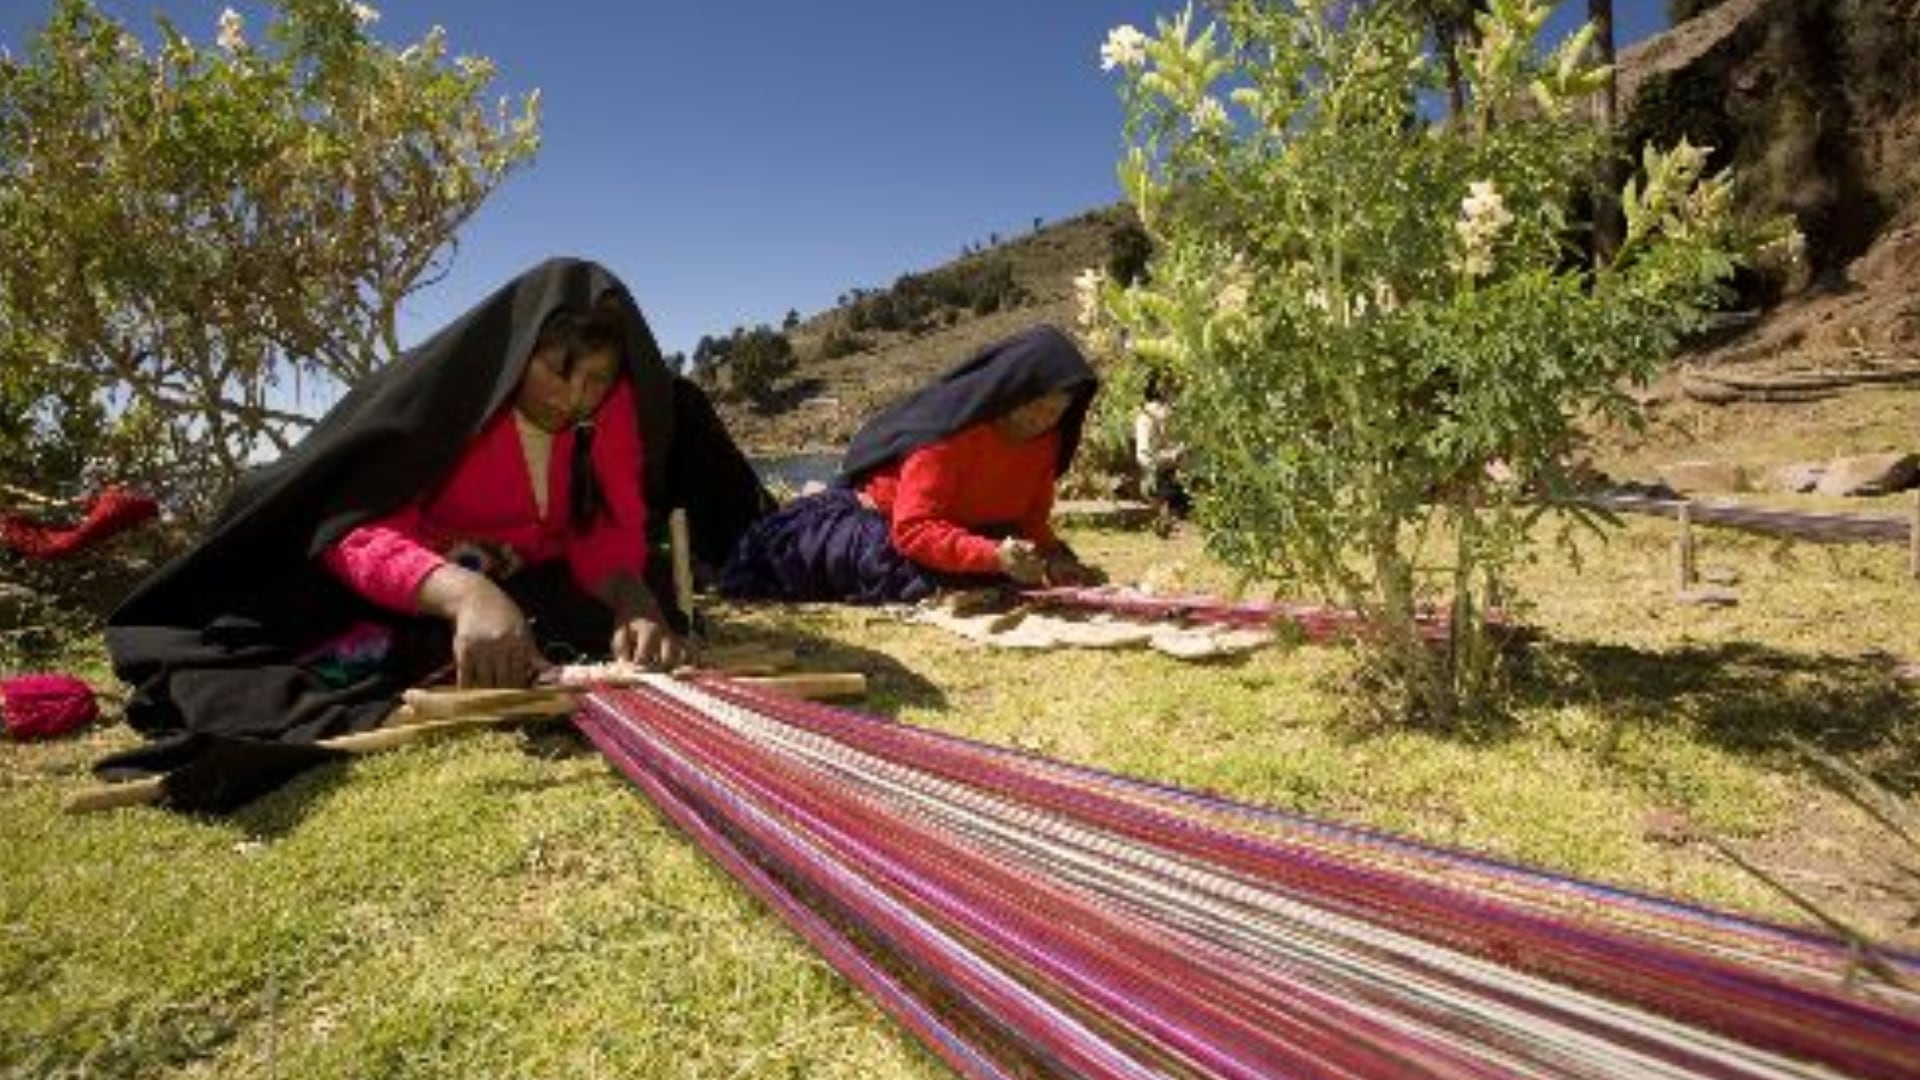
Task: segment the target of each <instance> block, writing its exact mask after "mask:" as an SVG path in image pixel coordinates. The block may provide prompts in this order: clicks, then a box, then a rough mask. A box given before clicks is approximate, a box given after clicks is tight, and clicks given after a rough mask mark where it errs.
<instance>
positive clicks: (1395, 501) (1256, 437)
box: [1082, 0, 1735, 722]
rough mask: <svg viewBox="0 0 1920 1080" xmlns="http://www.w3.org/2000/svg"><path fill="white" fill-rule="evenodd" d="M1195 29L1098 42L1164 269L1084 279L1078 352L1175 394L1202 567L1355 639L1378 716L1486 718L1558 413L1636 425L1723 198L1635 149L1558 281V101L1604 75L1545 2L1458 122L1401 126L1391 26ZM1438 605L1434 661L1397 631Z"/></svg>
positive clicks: (1505, 8)
mask: <svg viewBox="0 0 1920 1080" xmlns="http://www.w3.org/2000/svg"><path fill="white" fill-rule="evenodd" d="M1215 7H1216V8H1217V9H1218V11H1219V13H1220V17H1221V18H1222V19H1223V21H1224V24H1225V28H1224V32H1223V31H1222V29H1221V28H1219V27H1216V26H1205V27H1202V26H1199V25H1196V24H1195V22H1194V20H1193V18H1192V12H1191V9H1190V10H1189V11H1188V13H1187V14H1184V15H1182V16H1180V17H1178V18H1175V19H1171V20H1163V21H1162V22H1161V24H1160V26H1159V28H1158V32H1157V34H1155V35H1153V36H1151V37H1149V36H1147V35H1145V34H1142V33H1140V32H1139V31H1137V30H1134V29H1133V28H1131V27H1122V28H1119V29H1117V30H1115V31H1114V32H1113V34H1112V35H1111V36H1110V37H1109V39H1108V42H1107V47H1106V49H1105V50H1104V54H1105V56H1106V58H1107V62H1108V66H1110V67H1113V68H1117V69H1118V70H1119V72H1120V73H1121V75H1122V77H1123V83H1122V85H1123V90H1122V93H1123V97H1124V100H1125V103H1126V106H1127V121H1126V128H1125V132H1126V136H1127V140H1128V143H1129V148H1128V150H1127V153H1126V156H1125V158H1124V159H1123V161H1122V162H1121V166H1120V172H1121V179H1122V186H1123V189H1124V190H1125V192H1126V194H1127V198H1128V201H1129V202H1130V203H1131V205H1132V206H1133V208H1134V210H1135V211H1136V212H1137V213H1138V215H1139V217H1140V220H1141V223H1142V225H1143V227H1144V228H1145V230H1146V232H1147V233H1148V235H1149V236H1150V237H1151V238H1152V241H1153V256H1152V259H1151V262H1150V264H1149V265H1150V274H1149V275H1148V277H1147V278H1146V279H1145V280H1144V281H1142V282H1137V283H1135V284H1134V285H1132V286H1130V287H1129V286H1122V285H1120V284H1119V283H1117V282H1113V281H1102V280H1101V278H1102V275H1100V274H1099V273H1098V272H1090V274H1089V276H1088V277H1086V278H1083V281H1082V295H1083V297H1086V298H1088V299H1091V300H1093V301H1094V303H1093V305H1092V307H1090V308H1089V310H1088V311H1087V318H1088V320H1089V322H1090V327H1091V337H1092V338H1093V339H1094V341H1095V347H1096V349H1103V350H1104V349H1117V348H1119V346H1120V343H1121V342H1124V343H1125V345H1126V348H1127V349H1128V350H1129V351H1130V353H1131V355H1132V356H1133V357H1134V358H1135V360H1136V362H1138V363H1142V364H1146V365H1151V366H1154V367H1157V368H1159V369H1161V370H1163V371H1165V372H1166V373H1167V374H1168V375H1169V376H1170V378H1171V379H1172V380H1173V381H1174V382H1175V383H1176V384H1177V385H1178V387H1179V393H1178V407H1177V408H1176V410H1175V412H1174V421H1173V424H1174V436H1175V437H1176V438H1177V439H1178V440H1179V441H1181V442H1182V443H1183V444H1185V446H1186V447H1187V452H1188V459H1189V462H1190V479H1191V481H1192V483H1193V486H1194V487H1195V488H1196V490H1197V493H1198V496H1199V502H1198V511H1199V517H1200V520H1201V522H1202V524H1203V525H1204V527H1205V528H1206V530H1207V533H1208V538H1209V544H1210V546H1211V547H1212V549H1213V550H1214V551H1215V552H1216V553H1217V554H1218V555H1220V556H1221V557H1223V558H1224V559H1225V560H1226V561H1227V562H1229V563H1231V564H1233V565H1235V566H1236V567H1238V568H1239V569H1240V570H1241V571H1242V572H1244V573H1246V574H1248V575H1250V576H1253V577H1259V578H1267V579H1288V580H1294V581H1299V582H1302V583H1305V584H1307V585H1309V586H1310V587H1312V588H1314V589H1316V590H1317V591H1320V592H1322V593H1325V594H1328V595H1331V596H1334V597H1336V598H1338V599H1340V600H1342V601H1344V602H1346V603H1348V604H1351V605H1353V606H1355V607H1357V608H1359V609H1361V610H1363V611H1365V612H1367V613H1369V614H1370V615H1371V616H1372V617H1373V618H1374V620H1375V625H1376V626H1377V627H1378V628H1379V633H1378V634H1376V635H1374V636H1372V637H1371V638H1369V639H1368V641H1367V642H1366V648H1368V649H1369V656H1370V659H1371V663H1370V666H1369V670H1370V672H1371V676H1370V685H1371V686H1372V687H1373V688H1374V689H1375V690H1377V691H1378V695H1377V696H1376V697H1375V698H1374V699H1373V700H1374V701H1375V703H1376V704H1378V705H1381V706H1383V707H1385V708H1388V709H1390V710H1392V711H1393V712H1394V713H1395V714H1397V715H1402V716H1408V717H1416V718H1420V717H1424V718H1428V719H1431V720H1434V721H1439V722H1448V721H1452V720H1456V719H1458V718H1460V717H1462V716H1466V715H1472V714H1476V713H1478V712H1480V711H1482V710H1485V709H1489V708H1497V707H1498V703H1499V691H1500V687H1501V681H1500V668H1499V660H1498V653H1497V651H1496V650H1495V649H1493V648H1492V647H1491V644H1490V642H1489V640H1488V637H1487V624H1486V618H1485V613H1486V610H1487V607H1488V605H1489V604H1490V603H1492V602H1494V600H1495V598H1496V597H1503V596H1507V595H1510V594H1509V593H1508V592H1507V591H1506V588H1507V584H1508V577H1509V575H1508V571H1509V569H1510V568H1511V567H1512V566H1513V565H1514V564H1515V563H1516V562H1517V561H1518V560H1520V559H1521V558H1523V557H1524V555H1525V547H1524V544H1525V541H1526V538H1527V535H1528V530H1529V527H1530V526H1531V525H1532V524H1533V523H1534V522H1535V520H1536V519H1537V518H1538V516H1539V515H1540V513H1541V508H1542V506H1548V505H1554V504H1556V503H1558V502H1562V501H1563V496H1566V495H1567V494H1569V491H1568V484H1567V479H1566V477H1565V475H1564V471H1563V466H1562V455H1563V453H1564V452H1565V451H1566V450H1567V449H1568V447H1569V444H1570V443H1571V441H1572V440H1573V439H1574V438H1575V433H1576V424H1577V422H1578V421H1579V420H1581V419H1582V418H1584V417H1588V416H1594V415H1600V416H1609V417H1614V418H1618V419H1621V420H1623V421H1629V422H1631V421H1632V420H1633V419H1634V418H1635V417H1636V415H1637V414H1636V412H1635V404H1634V401H1633V399H1632V398H1630V397H1629V396H1628V395H1627V394H1626V393H1625V387H1626V386H1627V385H1629V384H1631V383H1633V382H1636V381H1640V380H1644V379H1646V378H1647V377H1649V376H1650V375H1651V374H1652V373H1653V372H1654V371H1655V369H1656V367H1657V365H1658V364H1659V362H1660V361H1661V360H1662V359H1663V358H1664V357H1665V356H1666V355H1667V353H1668V351H1669V350H1670V348H1671V347H1672V345H1673V343H1674V341H1675V340H1676V336H1677V335H1678V334H1680V333H1681V332H1683V331H1684V330H1686V329H1688V328H1690V327H1692V326H1694V325H1696V324H1697V323H1698V322H1699V320H1700V316H1701V313H1702V309H1703V308H1705V307H1707V306H1709V305H1711V304H1713V303H1714V301H1715V300H1716V298H1717V297H1718V296H1719V295H1720V292H1721V288H1722V286H1721V282H1723V281H1724V280H1725V279H1726V278H1727V277H1728V275H1730V274H1731V273H1732V271H1733V269H1734V266H1735V261H1734V259H1733V257H1732V256H1731V255H1729V254H1728V250H1727V249H1728V246H1729V244H1730V243H1731V237H1730V230H1729V225H1728V221H1727V213H1726V211H1727V206H1728V200H1729V196H1730V186H1729V181H1728V179H1727V178H1726V177H1725V176H1724V175H1723V176H1716V177H1711V178H1708V177H1706V176H1704V175H1703V168H1704V165H1705V155H1704V153H1702V152H1701V151H1698V150H1696V149H1694V148H1693V147H1692V146H1690V145H1688V144H1686V143H1684V142H1683V143H1681V144H1680V145H1679V146H1677V147H1676V148H1674V149H1673V150H1671V151H1669V152H1665V153H1657V152H1652V151H1649V153H1648V154H1647V156H1646V158H1645V161H1644V166H1645V172H1644V173H1643V174H1642V175H1640V176H1637V177H1636V178H1634V179H1633V180H1631V181H1629V182H1628V184H1627V185H1626V188H1625V190H1624V192H1623V197H1622V205H1623V206H1624V208H1625V210H1626V216H1627V222H1628V228H1627V235H1626V238H1625V241H1624V243H1623V244H1622V246H1621V247H1620V249H1619V250H1618V252H1617V253H1616V254H1615V255H1614V256H1613V257H1612V259H1611V261H1609V262H1607V263H1605V264H1603V265H1600V266H1597V267H1592V268H1587V267H1584V266H1581V265H1578V264H1577V263H1575V262H1574V261H1573V260H1570V259H1569V258H1568V254H1567V251H1566V250H1565V239H1564V238H1565V237H1566V236H1567V235H1568V234H1569V230H1570V223H1569V222H1568V221H1567V209H1566V208H1567V207H1569V206H1570V205H1572V204H1573V201H1574V196H1575V195H1576V193H1578V192H1580V191H1582V190H1584V189H1585V188H1586V187H1587V185H1588V183H1589V177H1590V169H1591V164H1592V162H1593V160H1594V151H1595V132H1594V131H1593V130H1592V128H1591V127H1590V125H1589V124H1588V123H1587V122H1586V121H1585V119H1584V111H1583V109H1582V108H1581V104H1582V103H1581V102H1580V101H1579V100H1578V99H1580V98H1582V97H1584V96H1585V95H1586V94H1589V93H1591V92H1592V91H1594V90H1596V89H1598V88H1599V87H1600V86H1601V85H1602V76H1601V75H1600V73H1598V72H1595V71H1593V70H1590V69H1589V68H1588V67H1587V66H1586V60H1585V58H1586V55H1587V48H1586V45H1587V42H1588V39H1589V35H1588V34H1587V33H1586V32H1583V33H1582V34H1580V35H1576V36H1575V37H1574V38H1572V39H1570V40H1568V41H1567V42H1564V43H1562V44H1561V46H1560V48H1559V49H1558V50H1557V51H1555V52H1554V53H1552V54H1551V55H1550V56H1547V57H1544V58H1542V57H1540V56H1538V55H1537V54H1536V52H1535V50H1534V38H1535V36H1536V35H1537V34H1538V32H1539V30H1540V28H1541V27H1542V26H1543V25H1544V23H1545V21H1546V18H1547V15H1548V11H1549V9H1548V7H1547V5H1546V4H1545V3H1543V2H1541V0H1494V2H1493V3H1492V4H1491V5H1490V10H1489V11H1488V12H1487V13H1485V14H1483V15H1482V16H1481V17H1480V21H1479V33H1478V34H1477V36H1476V39H1475V43H1474V45H1473V47H1472V49H1471V50H1470V51H1469V52H1468V53H1467V54H1466V55H1465V56H1464V57H1463V59H1465V60H1466V61H1467V63H1466V64H1464V65H1463V69H1464V73H1465V75H1466V76H1467V78H1468V79H1469V86H1470V89H1471V94H1470V96H1469V98H1468V101H1469V111H1468V112H1467V113H1466V114H1465V115H1462V116H1458V117H1452V118H1450V119H1449V120H1448V121H1447V122H1446V123H1444V124H1436V123H1428V122H1425V121H1423V120H1422V119H1421V117H1420V116H1419V114H1418V113H1417V112H1416V111H1414V110H1413V109H1412V108H1411V106H1410V104H1409V103H1410V102H1414V101H1417V100H1421V99H1422V97H1423V96H1426V97H1430V96H1431V95H1436V94H1438V93H1440V92H1441V91H1442V89H1443V86H1442V82H1441V80H1442V75H1440V74H1439V73H1437V72H1436V71H1435V65H1433V64H1432V63H1431V61H1430V58H1429V56H1428V54H1427V53H1426V51H1425V47H1424V41H1425V34H1424V31H1425V27H1424V26H1423V24H1422V23H1421V21H1420V20H1419V18H1418V15H1417V13H1416V12H1414V11H1413V10H1412V9H1410V8H1408V7H1407V6H1404V5H1393V4H1380V5H1326V4H1321V3H1315V2H1305V0H1303V2H1301V3H1299V4H1297V5H1287V6H1278V5H1271V4H1266V3H1261V2H1256V0H1226V2H1223V3H1221V4H1218V5H1215ZM1323 9H1324V12H1323ZM1123 404H1124V403H1123ZM1496 463H1497V465H1496ZM1433 605H1438V606H1440V607H1441V608H1442V609H1444V610H1449V611H1451V613H1452V616H1453V618H1452V636H1451V638H1450V640H1449V642H1448V645H1447V647H1446V648H1444V649H1438V650H1436V649H1430V648H1427V647H1426V646H1424V645H1423V644H1422V642H1421V638H1420V636H1419V634H1418V632H1417V622H1416V617H1417V615H1418V613H1419V612H1421V611H1422V610H1423V609H1426V608H1428V607H1429V606H1433Z"/></svg>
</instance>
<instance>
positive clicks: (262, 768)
mask: <svg viewBox="0 0 1920 1080" xmlns="http://www.w3.org/2000/svg"><path fill="white" fill-rule="evenodd" d="M768 503H769V500H768V499H767V496H766V494H765V492H764V490H763V489H762V488H761V487H760V485H759V482H758V480H757V479H756V478H755V477H754V474H753V472H752V469H751V467H750V466H748V464H747V463H746V460H745V458H744V457H743V456H742V455H741V454H740V453H739V451H738V450H737V449H736V448H735V447H734V446H733V444H732V442H731V441H730V440H729V439H728V438H727V436H726V433H725V431H724V430H723V429H722V428H721V427H720V426H719V423H718V421H717V419H716V418H714V416H713V413H712V411H711V408H710V407H708V406H707V405H706V402H705V400H704V398H702V397H701V396H700V395H699V393H698V391H697V390H695V389H693V388H692V387H691V385H690V384H683V383H682V382H681V381H680V380H676V379H675V378H674V377H673V376H672V375H671V374H670V373H669V372H668V370H667V368H666V366H665V364H664V362H663V361H662V359H661V357H660V352H659V349H658V347H657V346H656V345H655V344H654V341H653V338H652V335H651V333H650V331H649V330H648V328H647V325H646V322H645V320H644V318H643V317H642V316H641V314H640V311H639V309H638V307H637V306H636V305H635V304H634V302H633V300H632V298H631V296H630V295H629V294H628V293H627V290H626V289H625V288H624V287H623V286H622V285H621V284H620V283H619V281H618V280H617V279H615V278H614V277H613V276H612V275H611V274H609V273H608V272H607V271H605V270H604V269H602V268H600V267H598V266H595V265H593V264H591V263H586V262H580V261H577V260H553V261H550V262H547V263H544V264H542V265H541V266H539V267H537V268H535V269H534V270H532V271H529V272H528V273H526V274H524V275H522V276H521V277H519V278H517V279H515V280H514V281H513V282H511V283H509V284H508V285H507V286H505V287H504V288H502V289H500V290H499V291H498V292H496V293H495V294H494V295H493V296H491V297H489V298H488V299H487V300H485V301H484V302H482V303H481V304H480V305H479V306H478V307H476V308H475V309H474V310H472V311H470V312H468V313H467V314H466V315H465V316H463V317H461V318H460V319H459V320H457V321H456V322H454V323H453V324H452V325H450V326H448V327H447V328H446V329H444V330H442V331H441V332H440V333H439V334H437V335H435V336H434V337H433V338H432V339H430V340H429V341H428V342H426V343H425V344H423V345H421V346H420V347H419V348H417V349H415V350H413V351H412V352H410V353H408V354H407V355H405V356H403V357H402V358H401V359H399V360H398V361H396V362H395V363H394V364H392V365H390V366H389V367H387V368H385V369H382V370H381V371H379V372H376V373H375V374H374V375H372V376H371V377H369V378H368V379H366V380H364V381H363V382H362V383H361V384H360V385H358V386H356V387H355V388H354V389H353V391H352V392H351V393H350V394H348V395H347V397H345V398H344V399H342V401H341V402H340V404H339V405H337V406H336V407H335V408H334V409H333V410H332V411H330V412H329V413H328V414H327V415H326V416H325V417H323V418H322V419H321V420H320V422H319V423H318V424H317V425H316V426H315V428H314V430H313V431H312V432H311V433H310V434H309V435H308V436H307V438H306V439H305V440H303V441H302V442H301V444H300V445H298V446H296V447H295V448H294V449H293V450H292V451H291V452H290V453H288V454H287V455H286V456H285V457H284V458H282V459H281V460H280V461H278V462H275V463H274V464H272V465H270V466H267V467H265V468H263V469H261V470H258V471H257V472H255V473H254V474H252V475H250V476H248V477H247V478H245V479H244V480H242V482H241V484H240V485H239V487H238V488H237V489H236V491H235V492H234V494H233V496H232V498H231V499H230V500H229V503H228V505H227V507H226V509H225V510H224V511H223V513H222V515H221V517H220V518H219V519H218V521H217V522H216V523H215V525H214V527H213V529H212V531H211V532H210V533H209V535H207V536H206V537H205V538H203V539H202V540H201V542H200V543H199V545H198V546H196V547H195V548H194V549H192V550H191V551H189V552H188V553H187V554H186V555H185V556H183V557H182V558H181V559H179V560H177V561H176V562H174V563H173V564H171V565H169V566H167V567H166V568H164V569H162V570H161V571H160V572H159V573H158V574H157V575H155V576H154V577H153V578H152V579H150V580H149V581H148V582H146V583H145V584H144V585H142V586H141V587H140V588H139V589H138V590H136V591H135V593H134V595H133V596H131V597H130V598H129V599H128V600H127V601H126V602H125V603H124V604H123V605H122V606H121V607H120V609H119V610H118V611H116V612H115V613H114V615H113V616H112V618H111V619H110V620H109V625H108V629H107V644H108V648H109V650H110V651H111V653H112V655H113V660H114V666H115V671H116V673H117V674H119V676H120V677H121V678H122V679H124V680H125V681H127V682H129V683H132V684H133V685H134V687H135V693H134V696H133V699H132V701H131V702H130V703H129V706H128V720H129V721H130V722H131V723H132V724H133V725H134V726H135V727H137V728H139V729H141V730H142V731H144V732H146V733H148V734H149V735H153V736H157V737H159V739H160V741H158V742H156V743H154V744H150V745H149V746H147V747H144V748H142V749H139V750H135V751H132V752H129V753H127V754H123V755H120V756H118V757H116V758H114V759H110V760H109V761H107V762H104V763H102V766H101V768H102V771H106V772H114V773H118V772H121V771H123V770H127V769H142V770H156V769H157V770H163V771H167V772H168V778H167V781H166V793H167V798H168V800H169V801H170V802H172V803H174V804H175V805H180V806H188V807H195V808H207V809H219V808H224V807H227V806H231V805H234V804H236V803H238V802H240V801H244V799H246V798H249V797H251V796H252V795H253V794H257V793H258V792H259V791H260V790H264V789H265V788H266V787H269V786H272V785H273V784H275V783H278V782H279V781H280V780H281V779H284V778H285V776H287V775H289V774H290V773H291V772H292V771H294V770H296V769H298V768H301V767H304V766H305V765H307V764H310V763H312V762H313V761H315V760H319V759H321V758H322V757H323V756H324V755H325V751H323V750H319V749H317V748H315V747H314V746H312V745H311V744H312V743H314V742H315V741H317V740H321V739H326V738H330V737H333V736H337V735H341V734H345V733H348V732H351V731H356V730H363V729H367V728H371V727H375V726H378V725H379V724H380V722H381V721H382V720H383V719H384V718H385V716H386V715H387V713H388V712H390V711H391V709H392V708H393V707H394V705H395V704H396V702H397V699H398V696H399V694H400V693H401V692H402V691H403V690H405V689H406V688H407V687H409V686H412V685H415V684H417V683H418V682H420V681H422V680H424V679H427V678H430V677H431V676H433V675H434V674H435V673H436V672H439V671H445V670H447V669H449V668H450V669H451V670H452V672H453V673H454V674H455V676H456V677H457V679H458V681H459V683H460V684H461V685H462V686H476V687H485V686H524V685H526V684H527V683H529V682H530V681H532V680H533V678H534V677H535V676H536V675H537V674H538V673H539V672H540V671H541V670H543V669H544V668H545V667H546V666H547V665H548V664H549V663H550V662H551V661H555V660H566V659H572V658H574V657H576V656H579V655H581V654H588V655H603V654H607V653H611V655H612V656H613V657H614V658H615V659H619V660H627V661H632V662H637V663H640V664H644V665H647V666H653V667H670V666H673V665H676V664H678V663H681V662H683V661H684V660H685V658H686V647H685V645H684V644H683V642H682V640H681V638H680V637H679V635H678V633H677V632H676V630H675V627H674V625H673V624H674V621H675V619H676V618H678V617H679V616H678V613H677V612H673V613H664V612H663V611H662V608H661V605H660V604H659V603H658V601H657V600H656V591H655V589H654V588H651V587H649V584H648V579H649V578H650V577H651V578H653V579H655V580H658V579H659V578H660V574H659V570H660V567H659V566H658V565H657V564H658V563H659V560H649V559H648V544H647V536H648V531H649V525H652V524H657V523H659V522H660V521H662V520H663V519H664V516H665V509H666V508H667V507H671V506H676V505H684V506H686V507H687V508H688V510H689V523H690V526H691V529H692V533H693V537H694V545H693V546H694V547H695V549H696V552H697V553H698V554H700V555H702V556H703V557H704V558H706V559H708V560H710V561H713V562H716V563H717V562H718V561H719V559H720V557H721V555H722V554H723V553H724V552H725V551H726V550H728V549H729V548H730V547H731V546H732V543H733V541H734V540H735V538H736V537H737V536H738V534H739V533H740V531H741V530H742V529H744V528H745V526H746V525H747V524H748V523H750V522H751V521H752V520H753V519H754V518H755V517H756V516H757V515H758V514H759V513H761V512H762V511H763V510H765V509H766V508H767V505H768Z"/></svg>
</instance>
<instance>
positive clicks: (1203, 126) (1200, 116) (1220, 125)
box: [1193, 95, 1227, 131]
mask: <svg viewBox="0 0 1920 1080" xmlns="http://www.w3.org/2000/svg"><path fill="white" fill-rule="evenodd" d="M1226 129H1227V109H1226V106H1224V105H1222V104H1220V99H1219V98H1216V97H1213V96H1212V95H1208V96H1207V97H1203V98H1201V99H1200V104H1198V105H1196V106H1194V107H1193V130H1195V131H1225V130H1226Z"/></svg>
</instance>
